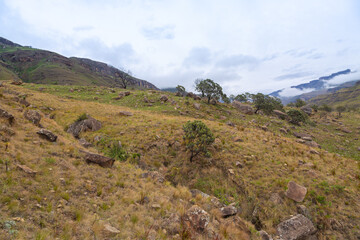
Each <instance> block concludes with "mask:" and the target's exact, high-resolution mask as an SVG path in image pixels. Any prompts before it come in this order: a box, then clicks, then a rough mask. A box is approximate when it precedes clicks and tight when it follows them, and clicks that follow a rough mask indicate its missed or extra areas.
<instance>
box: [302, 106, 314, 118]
mask: <svg viewBox="0 0 360 240" xmlns="http://www.w3.org/2000/svg"><path fill="white" fill-rule="evenodd" d="M300 109H301V111H303V112H304V113H305V114H307V115H308V116H311V114H312V112H313V109H312V108H311V107H310V106H303V107H302V108H300Z"/></svg>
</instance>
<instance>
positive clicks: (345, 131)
mask: <svg viewBox="0 0 360 240" xmlns="http://www.w3.org/2000/svg"><path fill="white" fill-rule="evenodd" d="M341 131H343V132H344V133H352V131H350V130H349V129H347V128H342V129H341Z"/></svg>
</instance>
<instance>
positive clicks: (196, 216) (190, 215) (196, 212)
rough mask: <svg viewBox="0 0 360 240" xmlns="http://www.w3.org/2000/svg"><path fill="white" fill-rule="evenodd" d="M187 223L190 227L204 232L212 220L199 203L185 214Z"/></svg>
mask: <svg viewBox="0 0 360 240" xmlns="http://www.w3.org/2000/svg"><path fill="white" fill-rule="evenodd" d="M184 221H185V224H186V225H187V227H188V228H189V229H193V230H194V231H196V232H198V233H203V232H204V231H205V229H206V227H207V226H208V225H209V222H210V215H209V214H208V213H207V212H206V211H205V210H203V209H202V208H200V207H199V206H197V205H193V206H192V207H191V208H190V209H189V210H188V211H187V212H186V214H185V215H184Z"/></svg>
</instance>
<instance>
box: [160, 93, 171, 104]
mask: <svg viewBox="0 0 360 240" xmlns="http://www.w3.org/2000/svg"><path fill="white" fill-rule="evenodd" d="M168 100H169V98H168V96H166V95H162V96H161V97H160V101H162V102H167V101H168Z"/></svg>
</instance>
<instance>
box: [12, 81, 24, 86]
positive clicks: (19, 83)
mask: <svg viewBox="0 0 360 240" xmlns="http://www.w3.org/2000/svg"><path fill="white" fill-rule="evenodd" d="M11 84H12V85H21V84H23V82H22V81H21V80H14V81H12V82H11Z"/></svg>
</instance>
